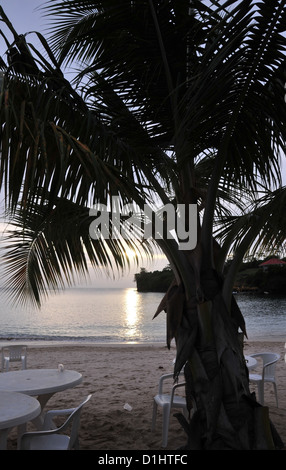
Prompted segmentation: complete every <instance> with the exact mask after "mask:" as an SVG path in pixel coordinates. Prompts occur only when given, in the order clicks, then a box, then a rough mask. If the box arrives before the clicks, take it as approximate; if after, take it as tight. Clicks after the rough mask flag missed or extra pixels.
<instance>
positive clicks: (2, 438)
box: [0, 428, 10, 450]
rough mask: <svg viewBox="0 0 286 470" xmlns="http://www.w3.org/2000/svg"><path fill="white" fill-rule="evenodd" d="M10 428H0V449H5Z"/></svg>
mask: <svg viewBox="0 0 286 470" xmlns="http://www.w3.org/2000/svg"><path fill="white" fill-rule="evenodd" d="M9 431H10V429H9V428H8V429H0V450H6V449H7V437H8V433H9Z"/></svg>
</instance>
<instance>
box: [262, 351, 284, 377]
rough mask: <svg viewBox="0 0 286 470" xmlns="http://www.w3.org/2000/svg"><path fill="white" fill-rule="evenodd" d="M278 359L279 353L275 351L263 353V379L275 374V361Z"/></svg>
mask: <svg viewBox="0 0 286 470" xmlns="http://www.w3.org/2000/svg"><path fill="white" fill-rule="evenodd" d="M279 359H280V355H279V354H276V353H263V355H262V360H263V374H264V379H267V378H272V377H274V376H275V367H276V362H277V361H278V360H279Z"/></svg>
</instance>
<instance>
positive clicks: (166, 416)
mask: <svg viewBox="0 0 286 470" xmlns="http://www.w3.org/2000/svg"><path fill="white" fill-rule="evenodd" d="M169 421H170V406H169V405H165V406H163V424H162V426H163V429H162V447H164V448H165V447H167V444H168V433H169Z"/></svg>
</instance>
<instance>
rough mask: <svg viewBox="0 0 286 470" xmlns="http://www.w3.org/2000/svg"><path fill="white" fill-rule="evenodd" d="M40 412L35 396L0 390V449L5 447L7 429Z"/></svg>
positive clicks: (26, 420)
mask: <svg viewBox="0 0 286 470" xmlns="http://www.w3.org/2000/svg"><path fill="white" fill-rule="evenodd" d="M40 413H41V405H40V403H39V401H38V400H37V399H36V398H33V397H30V396H28V395H25V394H23V393H17V392H4V391H0V449H1V450H5V449H6V448H7V436H8V433H9V430H10V429H11V428H13V427H15V426H20V425H22V424H24V423H27V422H28V421H31V420H33V419H35V418H36V417H37V416H39V415H40Z"/></svg>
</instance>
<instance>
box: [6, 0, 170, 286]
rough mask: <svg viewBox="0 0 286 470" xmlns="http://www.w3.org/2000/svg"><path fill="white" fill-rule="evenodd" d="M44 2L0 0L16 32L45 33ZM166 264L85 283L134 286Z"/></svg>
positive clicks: (93, 278)
mask: <svg viewBox="0 0 286 470" xmlns="http://www.w3.org/2000/svg"><path fill="white" fill-rule="evenodd" d="M44 3H45V0H43V1H42V0H0V5H1V7H2V8H3V10H4V12H5V14H6V15H7V17H8V18H9V20H10V21H11V23H12V24H13V26H14V28H15V30H16V31H17V33H18V34H24V33H27V32H30V31H39V32H41V33H42V34H45V30H46V29H47V26H48V22H47V19H45V18H44V17H43V13H42V12H41V11H40V9H39V7H41V6H42V5H43V4H44ZM0 28H1V29H2V31H3V33H4V34H5V35H7V37H8V38H9V39H11V35H10V33H9V31H8V30H7V28H6V29H5V28H4V27H3V25H2V26H1V24H0ZM32 38H33V40H34V38H35V36H34V35H33V36H32V35H31V36H29V39H30V40H32ZM3 53H5V43H4V40H3V39H2V38H1V37H0V55H2V54H3ZM167 264H168V262H167V260H166V258H165V257H164V256H163V255H160V254H158V255H156V257H155V258H154V261H152V262H151V261H147V260H146V261H145V260H142V263H140V264H139V265H138V266H137V265H136V264H135V263H134V262H131V266H130V269H129V271H128V272H126V273H125V274H124V275H122V274H117V272H116V271H115V272H114V276H115V280H114V279H112V278H108V277H107V276H106V275H105V274H104V273H102V274H100V273H96V274H93V272H92V270H91V271H90V279H89V281H88V283H87V285H88V286H95V287H136V284H135V283H134V274H135V273H136V272H139V271H140V268H141V267H144V268H146V269H147V270H148V271H154V270H157V269H158V270H161V269H163V268H164V267H165V266H166V265H167ZM79 284H80V285H86V282H85V281H79V282H78V283H77V285H79Z"/></svg>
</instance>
